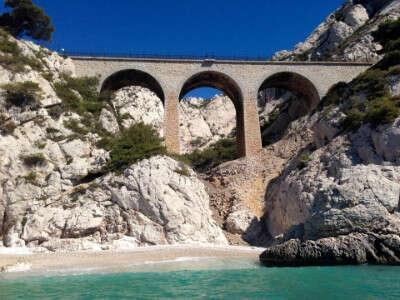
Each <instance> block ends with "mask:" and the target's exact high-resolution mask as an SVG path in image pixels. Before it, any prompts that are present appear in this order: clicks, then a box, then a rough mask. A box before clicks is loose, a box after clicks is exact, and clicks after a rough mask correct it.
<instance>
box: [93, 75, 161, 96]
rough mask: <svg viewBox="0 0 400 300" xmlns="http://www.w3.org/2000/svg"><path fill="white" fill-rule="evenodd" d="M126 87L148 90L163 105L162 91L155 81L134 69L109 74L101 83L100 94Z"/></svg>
mask: <svg viewBox="0 0 400 300" xmlns="http://www.w3.org/2000/svg"><path fill="white" fill-rule="evenodd" d="M126 86H141V87H144V88H148V89H149V90H151V91H152V92H154V93H155V94H156V95H157V96H158V98H160V100H161V102H162V103H163V104H164V103H165V95H164V91H163V89H162V87H161V85H160V83H159V82H158V81H157V79H155V78H154V77H153V76H151V75H150V74H148V73H146V72H143V71H140V70H136V69H126V70H121V71H117V72H115V73H114V74H111V75H110V76H108V77H107V78H106V79H105V80H104V81H103V84H102V86H101V89H100V92H103V91H117V90H119V89H121V88H123V87H126Z"/></svg>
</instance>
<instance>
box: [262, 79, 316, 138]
mask: <svg viewBox="0 0 400 300" xmlns="http://www.w3.org/2000/svg"><path fill="white" fill-rule="evenodd" d="M272 88H274V89H278V90H274V91H273V94H275V96H273V97H276V95H277V96H278V98H276V99H286V100H284V102H281V104H279V105H276V104H275V105H276V106H275V107H274V106H272V107H273V110H272V111H271V112H270V113H269V115H268V119H264V120H263V121H261V119H262V118H261V117H260V132H261V140H262V144H263V146H266V145H268V144H271V143H274V142H275V141H276V140H277V139H278V138H279V137H281V136H282V134H283V133H284V132H285V131H286V129H287V128H288V126H289V125H290V123H291V122H292V121H295V120H297V119H299V118H301V117H303V116H305V115H306V114H308V113H309V112H310V111H311V110H312V109H313V108H315V107H316V106H317V105H318V103H319V101H320V96H319V93H318V90H317V88H316V87H315V85H314V84H313V83H312V82H311V80H309V79H308V78H307V77H305V76H303V75H301V74H299V73H295V72H288V71H283V72H278V73H275V74H273V75H269V76H268V77H267V78H265V79H264V80H263V81H262V83H260V84H259V88H258V93H257V94H258V97H261V92H262V91H266V90H267V89H272ZM287 91H289V92H291V94H290V93H289V94H287V93H286V92H287ZM276 93H277V94H276ZM267 94H268V93H267ZM273 94H272V95H273ZM284 95H285V96H284ZM282 96H283V97H284V98H281V97H282ZM266 100H267V102H264V101H266ZM259 101H261V103H262V105H266V104H267V103H268V99H260V98H259ZM259 103H260V102H259ZM272 105H273V104H272Z"/></svg>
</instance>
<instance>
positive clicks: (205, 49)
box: [0, 0, 344, 96]
mask: <svg viewBox="0 0 400 300" xmlns="http://www.w3.org/2000/svg"><path fill="white" fill-rule="evenodd" d="M1 2H3V3H4V2H5V1H4V0H0V3H1ZM343 2H344V0H328V1H321V0H307V1H299V0H285V1H279V0H247V1H246V0H230V1H229V0H212V1H210V0H203V1H194V0H181V1H173V0H172V1H171V0H170V1H161V0H144V1H143V0H141V1H136V0H114V1H110V0H69V1H62V0H34V3H35V4H37V5H39V6H41V7H43V9H44V11H45V12H46V13H47V14H48V15H49V16H50V17H51V18H52V19H53V24H54V27H55V29H56V30H55V32H54V35H53V42H52V43H51V44H50V45H47V46H48V47H50V48H52V49H54V50H60V49H61V48H64V49H66V51H82V52H113V53H114V52H115V53H117V52H118V53H121V52H122V53H142V52H143V53H156V54H195V55H203V54H206V53H210V54H216V55H228V56H231V55H242V56H259V55H261V56H270V55H272V54H273V53H274V52H275V51H278V50H282V49H291V48H293V46H294V45H295V44H296V43H298V42H300V41H303V40H304V39H305V38H306V37H307V36H308V35H309V34H310V33H311V31H312V30H313V29H314V28H315V27H316V26H317V25H318V24H319V23H321V21H323V20H324V19H325V18H326V17H327V15H328V14H329V13H331V12H332V11H333V10H335V9H336V8H338V7H339V6H340V5H341V4H342V3H343ZM1 6H3V5H1ZM1 9H2V8H1ZM209 94H212V92H211V90H210V93H209ZM195 95H196V93H195ZM202 95H203V96H204V91H203V92H202ZM206 96H207V95H206Z"/></svg>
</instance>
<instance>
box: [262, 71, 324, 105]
mask: <svg viewBox="0 0 400 300" xmlns="http://www.w3.org/2000/svg"><path fill="white" fill-rule="evenodd" d="M268 88H283V89H286V90H289V91H291V92H293V93H294V94H296V95H297V96H298V97H299V98H302V99H304V100H306V104H307V105H308V106H309V108H314V107H315V106H317V105H318V103H319V101H320V96H319V93H318V90H317V88H316V87H315V85H314V84H313V83H312V81H311V80H309V79H308V78H307V77H305V76H303V75H301V74H299V73H296V72H290V71H284V72H278V73H275V74H272V75H268V76H267V77H266V78H263V79H262V81H261V82H260V83H259V84H258V90H257V92H260V91H262V90H265V89H268Z"/></svg>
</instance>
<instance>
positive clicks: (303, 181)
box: [261, 77, 400, 266]
mask: <svg viewBox="0 0 400 300" xmlns="http://www.w3.org/2000/svg"><path fill="white" fill-rule="evenodd" d="M390 81H391V82H392V83H394V84H392V86H393V85H395V82H396V81H397V79H396V78H394V77H393V78H391V79H390ZM392 90H393V88H392ZM356 96H359V97H360V99H362V98H361V94H360V95H356ZM348 101H349V100H348V99H343V102H342V104H340V105H338V106H336V107H334V108H332V109H327V110H321V111H320V110H317V112H315V113H314V114H312V115H310V116H307V117H305V118H303V120H304V121H305V122H304V123H303V122H302V121H299V123H300V124H303V126H304V128H310V129H312V131H313V137H314V141H313V143H312V144H309V145H308V146H306V147H303V148H300V147H299V148H298V150H297V151H298V153H297V156H295V157H293V158H292V159H290V160H289V161H288V162H287V163H286V166H285V169H284V170H283V171H282V173H281V175H280V176H279V177H277V178H276V179H275V180H274V182H272V183H271V184H270V185H269V187H268V190H267V193H266V200H267V202H266V203H267V204H266V209H265V211H266V215H265V229H267V230H268V231H269V233H270V234H271V236H272V237H274V242H273V243H276V244H277V245H275V246H273V247H271V248H270V249H268V250H267V251H266V252H265V253H264V254H263V255H262V256H261V260H262V261H263V262H264V263H265V264H266V265H281V266H287V265H307V264H309V265H325V264H355V263H357V264H358V263H367V262H369V263H379V264H381V263H382V264H399V262H400V256H399V253H400V252H399V249H400V248H399V244H398V241H399V240H400V238H399V237H400V227H399V224H400V215H399V205H400V200H399V199H400V180H399V179H400V168H399V162H400V151H399V150H398V149H399V146H400V139H399V137H400V118H397V119H396V120H394V121H393V122H392V123H388V124H384V125H379V126H377V127H376V128H375V127H372V126H371V125H369V124H364V125H362V126H361V127H360V128H358V129H355V130H353V131H344V130H343V126H342V124H341V123H342V121H343V120H344V117H345V115H344V108H345V106H346V105H347V103H348ZM361 101H362V100H361Z"/></svg>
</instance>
